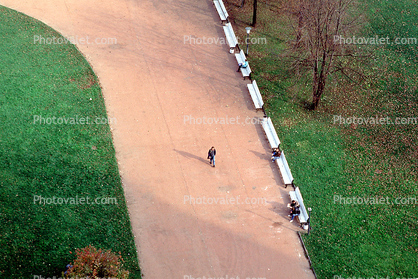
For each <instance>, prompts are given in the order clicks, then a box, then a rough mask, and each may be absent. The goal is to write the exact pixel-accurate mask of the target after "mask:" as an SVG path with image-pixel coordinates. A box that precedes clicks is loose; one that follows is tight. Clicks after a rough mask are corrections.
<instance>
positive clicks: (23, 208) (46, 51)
mask: <svg viewBox="0 0 418 279" xmlns="http://www.w3.org/2000/svg"><path fill="white" fill-rule="evenodd" d="M0 17H1V19H0V26H1V27H0V52H1V53H2V55H1V59H0V107H1V109H0V128H1V130H0V158H1V163H0V203H1V215H0V223H1V229H0V246H1V249H0V259H1V261H0V277H1V278H29V277H30V278H32V277H33V276H34V275H42V276H43V277H52V276H54V275H55V276H57V277H59V276H60V275H61V272H62V271H65V266H66V265H67V264H68V263H70V262H71V261H72V260H73V259H74V251H75V249H76V248H81V247H85V246H88V245H89V244H92V245H94V246H96V247H97V248H103V249H111V250H112V251H114V252H117V253H119V252H120V253H121V255H122V257H123V259H124V261H125V268H126V269H127V270H129V271H130V273H131V278H140V277H141V276H140V270H139V266H138V261H137V254H136V248H135V244H134V239H133V235H132V232H131V226H130V220H129V216H128V212H127V208H126V203H125V198H124V194H123V189H122V186H121V180H120V177H119V172H118V166H117V162H116V158H115V150H114V148H113V144H112V136H111V132H110V129H109V126H108V125H107V124H106V125H96V124H93V125H87V124H85V125H81V124H79V125H70V124H67V125H65V124H63V125H53V124H51V125H48V124H39V123H35V124H34V117H35V116H42V117H44V118H47V117H54V116H55V117H57V118H58V117H67V118H69V117H76V116H78V117H90V121H93V119H95V117H100V118H107V116H106V109H105V105H104V101H103V96H102V93H101V89H100V85H99V82H98V79H97V77H96V75H95V74H94V73H93V71H92V69H91V67H90V66H89V64H88V63H87V61H86V60H85V59H84V57H83V56H82V55H81V54H80V53H79V52H78V50H77V49H76V47H75V46H73V45H71V44H61V45H58V44H56V45H53V44H50V45H41V44H34V43H33V40H34V36H35V35H42V36H43V37H53V36H55V37H60V34H58V33H57V32H55V31H54V30H52V29H51V28H49V27H47V26H46V25H44V24H43V23H40V22H39V21H36V20H34V19H32V18H29V17H27V16H25V15H23V14H20V13H17V12H15V11H12V10H10V9H7V8H4V7H0ZM35 195H37V196H42V197H45V198H52V197H54V196H55V197H61V198H76V196H78V197H89V198H90V199H91V200H92V199H95V198H98V197H111V198H116V199H117V204H116V205H115V204H106V205H105V204H102V205H53V204H50V205H48V204H46V205H42V204H34V196H35Z"/></svg>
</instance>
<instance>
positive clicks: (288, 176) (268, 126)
mask: <svg viewBox="0 0 418 279" xmlns="http://www.w3.org/2000/svg"><path fill="white" fill-rule="evenodd" d="M261 125H262V126H263V130H264V133H265V134H266V136H267V140H268V142H269V144H270V147H271V148H272V149H275V148H279V147H280V139H279V137H278V136H277V133H276V129H274V126H273V123H272V122H271V119H270V117H264V118H263V120H262V122H261ZM275 162H276V164H277V166H278V167H279V169H280V173H281V174H282V178H283V182H284V184H285V188H287V186H288V185H292V186H293V187H294V184H293V181H294V179H293V175H292V172H291V171H290V167H289V164H288V163H287V160H286V156H285V155H284V151H281V154H280V157H279V158H278V159H277V160H275ZM289 196H290V200H296V201H297V202H298V203H299V206H300V214H299V216H298V219H299V223H300V225H301V226H302V227H303V228H304V229H305V230H306V229H308V226H309V215H308V212H307V211H306V208H305V204H304V203H303V198H302V194H301V193H300V190H299V187H296V188H295V191H290V192H289Z"/></svg>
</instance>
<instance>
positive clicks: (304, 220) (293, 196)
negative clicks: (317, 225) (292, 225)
mask: <svg viewBox="0 0 418 279" xmlns="http://www.w3.org/2000/svg"><path fill="white" fill-rule="evenodd" d="M289 196H290V201H292V200H295V201H297V202H298V203H299V206H300V207H299V208H300V214H299V216H298V219H299V223H300V225H301V226H302V228H304V229H305V230H307V229H308V221H309V215H308V212H307V211H306V208H305V204H304V203H303V198H302V194H301V193H300V190H299V187H296V189H295V191H290V192H289Z"/></svg>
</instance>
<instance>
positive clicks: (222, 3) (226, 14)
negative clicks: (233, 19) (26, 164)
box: [218, 0, 228, 18]
mask: <svg viewBox="0 0 418 279" xmlns="http://www.w3.org/2000/svg"><path fill="white" fill-rule="evenodd" d="M218 1H219V5H220V6H221V9H222V11H223V13H224V15H225V17H226V18H228V12H227V11H226V8H225V5H224V2H223V1H222V0H218Z"/></svg>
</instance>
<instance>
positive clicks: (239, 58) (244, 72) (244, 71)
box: [235, 49, 251, 79]
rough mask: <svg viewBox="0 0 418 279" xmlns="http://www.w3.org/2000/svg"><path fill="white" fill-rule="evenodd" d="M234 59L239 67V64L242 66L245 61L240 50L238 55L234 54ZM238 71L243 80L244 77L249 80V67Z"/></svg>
mask: <svg viewBox="0 0 418 279" xmlns="http://www.w3.org/2000/svg"><path fill="white" fill-rule="evenodd" d="M235 58H236V59H237V63H238V65H239V64H244V62H245V60H246V57H245V54H244V51H242V49H241V51H240V52H239V53H236V54H235ZM240 70H241V73H242V76H243V77H244V79H245V78H246V77H248V78H250V75H251V68H250V65H248V66H247V67H245V68H240Z"/></svg>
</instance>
